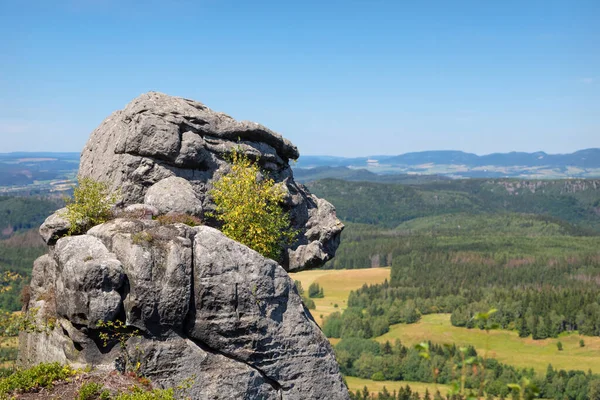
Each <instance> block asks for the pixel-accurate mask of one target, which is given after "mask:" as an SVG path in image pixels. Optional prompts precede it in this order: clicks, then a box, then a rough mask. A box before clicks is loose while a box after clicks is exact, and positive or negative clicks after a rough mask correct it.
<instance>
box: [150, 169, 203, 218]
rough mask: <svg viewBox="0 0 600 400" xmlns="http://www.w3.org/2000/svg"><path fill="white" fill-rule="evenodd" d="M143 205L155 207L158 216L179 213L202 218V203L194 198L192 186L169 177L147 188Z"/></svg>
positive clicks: (180, 179) (185, 181) (184, 181)
mask: <svg viewBox="0 0 600 400" xmlns="http://www.w3.org/2000/svg"><path fill="white" fill-rule="evenodd" d="M144 203H145V204H148V205H150V206H152V207H155V208H156V209H157V210H158V212H159V213H160V214H167V213H179V214H190V215H195V216H198V217H201V216H202V202H201V201H200V200H199V199H198V197H196V194H195V193H194V188H193V187H192V184H191V183H190V182H188V181H187V180H185V179H183V178H179V177H176V176H171V177H169V178H165V179H162V180H160V181H158V182H157V183H155V184H154V185H152V186H150V187H149V188H148V191H146V195H145V196H144Z"/></svg>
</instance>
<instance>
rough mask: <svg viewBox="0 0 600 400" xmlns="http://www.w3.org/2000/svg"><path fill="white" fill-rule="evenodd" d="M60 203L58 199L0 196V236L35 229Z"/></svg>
mask: <svg viewBox="0 0 600 400" xmlns="http://www.w3.org/2000/svg"><path fill="white" fill-rule="evenodd" d="M60 204H61V202H60V201H59V200H56V199H49V198H41V197H12V196H0V238H1V237H3V236H4V237H6V236H10V235H11V234H13V233H14V232H18V231H23V230H27V229H33V228H35V229H37V228H38V227H39V226H40V225H41V223H42V222H44V220H45V219H46V217H48V215H50V214H52V213H53V212H54V211H56V210H57V209H58V208H60V207H61V205H60Z"/></svg>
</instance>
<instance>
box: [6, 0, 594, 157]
mask: <svg viewBox="0 0 600 400" xmlns="http://www.w3.org/2000/svg"><path fill="white" fill-rule="evenodd" d="M599 21H600V1H598V0H590V1H576V0H571V1H561V2H557V1H505V0H503V1H481V0H477V1H411V2H409V1H401V0H396V1H377V0H371V1H360V2H359V1H348V0H346V1H328V0H320V1H312V0H304V1H283V0H276V1H261V0H255V1H228V0H207V1H203V0H197V1H166V0H164V1H144V2H141V1H140V2H133V1H127V0H120V1H117V0H71V1H60V0H56V1H45V0H44V1H29V0H22V1H16V0H0V139H1V140H0V152H8V151H17V150H28V151H43V150H46V151H80V150H81V148H82V147H83V145H84V144H85V141H86V140H87V138H88V136H89V133H90V132H91V131H92V130H93V129H94V128H95V127H96V126H97V125H98V124H99V123H100V122H101V121H102V120H103V119H104V118H105V117H107V116H108V115H109V114H110V113H111V112H112V111H114V110H116V109H120V108H122V107H123V106H124V105H125V104H126V103H128V102H129V101H130V100H131V99H133V98H134V97H136V96H138V95H139V94H141V93H144V92H146V91H150V90H156V91H161V92H165V93H168V94H172V95H177V96H184V97H188V98H193V99H196V100H199V101H202V102H203V103H205V104H207V105H208V106H209V107H211V108H213V109H215V110H219V111H224V112H226V113H228V114H230V115H232V116H233V117H235V118H237V119H248V120H253V121H256V122H260V123H262V124H264V125H266V126H268V127H270V128H271V129H274V130H276V131H278V132H280V133H281V134H283V135H284V136H285V137H287V138H289V139H290V140H292V141H293V142H294V143H295V144H296V145H297V146H298V147H299V149H300V152H301V154H310V155H316V154H329V155H339V156H357V155H375V154H399V153H405V152H409V151H420V150H440V149H454V150H464V151H469V152H474V153H478V154H485V153H490V152H505V151H512V150H517V151H536V150H543V151H546V152H550V153H564V152H571V151H574V150H577V149H581V148H587V147H600V23H599Z"/></svg>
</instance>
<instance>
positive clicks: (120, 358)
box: [19, 93, 349, 400]
mask: <svg viewBox="0 0 600 400" xmlns="http://www.w3.org/2000/svg"><path fill="white" fill-rule="evenodd" d="M234 146H241V148H242V149H243V151H245V152H246V153H247V154H249V155H250V156H251V157H253V158H254V159H259V160H260V162H261V164H262V166H263V168H265V169H266V170H268V171H270V174H271V176H273V177H274V178H275V180H277V181H278V182H283V186H285V188H287V191H288V196H287V199H286V202H287V203H286V204H287V207H288V209H289V212H290V215H291V217H292V221H293V224H294V226H295V227H296V228H299V229H300V231H301V235H300V237H299V239H298V242H297V243H295V244H294V245H293V246H291V247H290V248H289V249H287V252H286V256H285V258H284V259H282V260H271V259H268V258H265V257H263V256H261V255H260V254H258V253H257V252H255V251H254V250H251V249H250V248H248V247H246V246H244V245H242V244H240V243H238V242H236V241H234V240H231V239H229V238H227V237H226V236H224V235H223V234H222V233H221V232H220V231H219V230H218V229H215V228H214V227H211V226H199V227H190V226H187V225H184V224H181V223H170V222H169V221H176V220H178V219H177V218H172V219H169V218H158V219H153V218H154V217H156V216H159V215H161V214H168V213H175V214H177V213H186V214H192V215H194V216H196V217H200V218H202V219H206V218H205V217H206V215H205V211H207V210H211V209H213V208H214V204H212V203H211V201H210V199H209V196H208V195H207V193H208V191H209V190H210V188H211V185H212V182H213V181H214V179H218V177H219V176H221V175H222V174H224V173H226V172H227V171H228V170H229V168H230V165H229V164H228V162H227V161H226V154H227V153H228V152H229V151H230V150H231V149H233V148H234ZM297 157H298V152H297V150H296V148H295V147H294V146H293V145H292V144H291V143H289V142H288V141H287V140H285V139H283V138H282V137H281V136H279V135H278V134H276V133H274V132H272V131H270V130H268V129H267V128H265V127H262V126H261V125H258V124H254V123H250V122H237V121H235V120H233V119H232V118H230V117H228V116H226V115H224V114H221V113H216V112H213V111H211V110H210V109H208V108H207V107H205V106H204V105H202V104H200V103H196V102H193V101H190V100H185V99H181V98H173V97H169V96H166V95H162V94H158V93H149V94H147V95H144V96H141V97H140V98H138V99H136V100H134V101H133V102H132V103H131V104H129V105H128V106H127V107H126V108H125V110H123V111H117V112H116V113H114V114H113V115H112V116H111V117H109V118H108V119H107V120H106V121H104V122H103V124H102V125H101V126H100V127H99V128H98V129H96V130H95V131H94V132H93V133H92V136H91V138H90V141H89V142H88V144H87V145H86V148H85V150H84V153H83V154H82V163H81V168H80V173H81V175H82V176H90V177H92V178H94V179H98V180H103V181H106V182H108V183H110V184H112V185H113V188H117V187H118V188H120V193H121V194H122V196H123V204H120V205H118V207H116V209H115V210H114V211H115V212H114V215H115V218H114V219H112V220H110V221H108V222H105V223H103V224H100V225H97V226H94V227H92V228H91V229H89V230H88V231H87V232H86V233H85V234H82V235H76V236H65V235H66V234H67V232H68V229H69V225H68V222H67V221H66V220H65V219H64V218H63V217H62V216H61V215H62V214H61V212H58V213H56V214H55V215H53V216H50V217H49V218H48V219H47V220H46V221H45V222H44V224H43V225H42V227H41V228H40V233H41V234H42V236H43V238H44V240H45V241H46V243H47V244H48V245H49V253H48V254H46V255H44V256H42V257H40V258H38V259H37V260H36V261H35V262H34V266H33V272H32V280H31V291H30V298H29V299H28V301H27V303H26V304H25V306H24V311H25V312H27V313H28V315H29V317H30V320H31V321H33V325H34V326H33V327H34V328H35V329H31V330H28V331H27V332H23V333H21V335H20V338H19V340H20V351H19V362H20V364H21V365H23V366H28V365H32V364H35V363H39V362H53V361H58V362H61V363H70V364H73V365H75V366H76V367H85V366H93V367H96V368H100V369H107V370H112V369H117V370H119V371H124V370H128V369H129V370H131V369H134V370H135V371H136V372H137V373H139V374H141V375H143V376H147V377H149V378H150V379H151V380H152V382H153V383H154V384H155V385H157V386H160V387H174V386H179V385H182V384H183V385H186V384H189V388H188V389H187V393H185V395H186V396H189V397H190V398H191V399H202V400H204V399H206V400H208V399H210V400H220V399H223V400H225V399H236V400H237V399H248V400H253V399H264V400H296V399H297V400H311V399H314V400H317V399H332V400H338V399H339V400H347V399H349V395H348V391H347V389H346V387H345V385H344V383H343V381H342V376H341V375H340V372H339V369H338V365H337V363H336V360H335V357H334V354H333V350H332V348H331V346H330V344H329V342H328V341H327V339H326V338H325V336H324V335H323V333H322V332H321V330H320V329H319V327H318V326H317V325H316V324H315V322H314V321H313V319H312V317H311V315H310V313H309V312H308V310H307V309H306V308H305V307H304V305H303V303H302V300H301V298H300V296H299V294H298V292H297V291H296V288H295V286H294V283H293V281H292V280H291V278H290V277H289V276H288V273H287V272H286V269H288V270H300V269H304V268H313V267H317V266H319V265H322V264H323V263H324V262H325V261H326V260H328V259H330V258H331V257H333V255H334V253H335V250H336V248H337V246H338V241H339V236H340V232H341V230H342V228H343V226H342V224H341V223H340V222H339V221H338V220H337V218H336V216H335V210H334V208H333V206H332V205H331V204H329V203H328V202H326V201H325V200H322V199H318V198H316V197H315V196H313V195H311V194H310V193H308V192H307V191H306V190H305V189H304V187H302V186H300V185H297V184H296V183H295V182H294V181H293V177H292V172H291V169H290V167H289V165H288V161H289V159H292V158H297ZM208 223H209V224H210V223H211V221H210V218H208ZM278 261H280V262H278ZM99 321H102V323H100V322H99Z"/></svg>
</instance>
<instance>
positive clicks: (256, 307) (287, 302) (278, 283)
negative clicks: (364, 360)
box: [187, 226, 348, 399]
mask: <svg viewBox="0 0 600 400" xmlns="http://www.w3.org/2000/svg"><path fill="white" fill-rule="evenodd" d="M195 229H196V230H197V232H198V233H197V234H196V236H195V239H194V307H193V308H192V312H191V313H190V320H189V321H188V324H187V326H188V335H189V336H190V337H191V338H192V339H194V340H198V341H201V342H202V343H205V344H206V345H207V346H209V347H210V348H213V349H219V351H220V352H221V353H223V354H225V355H227V356H228V357H231V358H234V359H236V360H241V361H243V362H244V363H247V364H248V365H250V366H252V367H254V368H256V369H258V370H260V371H262V372H263V373H264V374H265V376H267V377H268V378H269V379H271V380H273V381H274V382H277V385H278V386H279V387H281V390H282V393H283V398H289V399H323V398H327V399H347V398H348V393H347V391H346V389H345V386H344V383H343V382H342V379H341V375H340V372H339V369H338V365H337V363H336V360H335V357H334V356H333V351H332V349H331V346H330V344H329V342H328V341H327V339H326V338H325V336H324V335H323V333H322V332H321V330H320V329H319V327H318V326H317V324H316V323H315V322H314V320H313V319H312V317H311V316H310V313H309V312H308V310H306V308H305V307H304V305H303V304H302V300H301V299H300V296H299V295H298V293H297V292H296V290H295V287H294V282H293V281H292V280H291V278H290V277H289V276H288V274H287V273H286V272H285V270H284V269H283V268H282V267H280V266H279V265H277V263H276V262H274V261H273V260H270V259H267V258H264V257H263V256H261V255H260V254H259V253H257V252H255V251H254V250H251V249H249V248H248V247H246V246H244V245H242V244H240V243H238V242H235V241H233V240H231V239H229V238H227V237H226V236H225V235H223V233H221V232H220V231H218V230H216V229H214V228H210V227H206V226H203V227H197V228H195ZM284 355H285V356H284Z"/></svg>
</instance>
